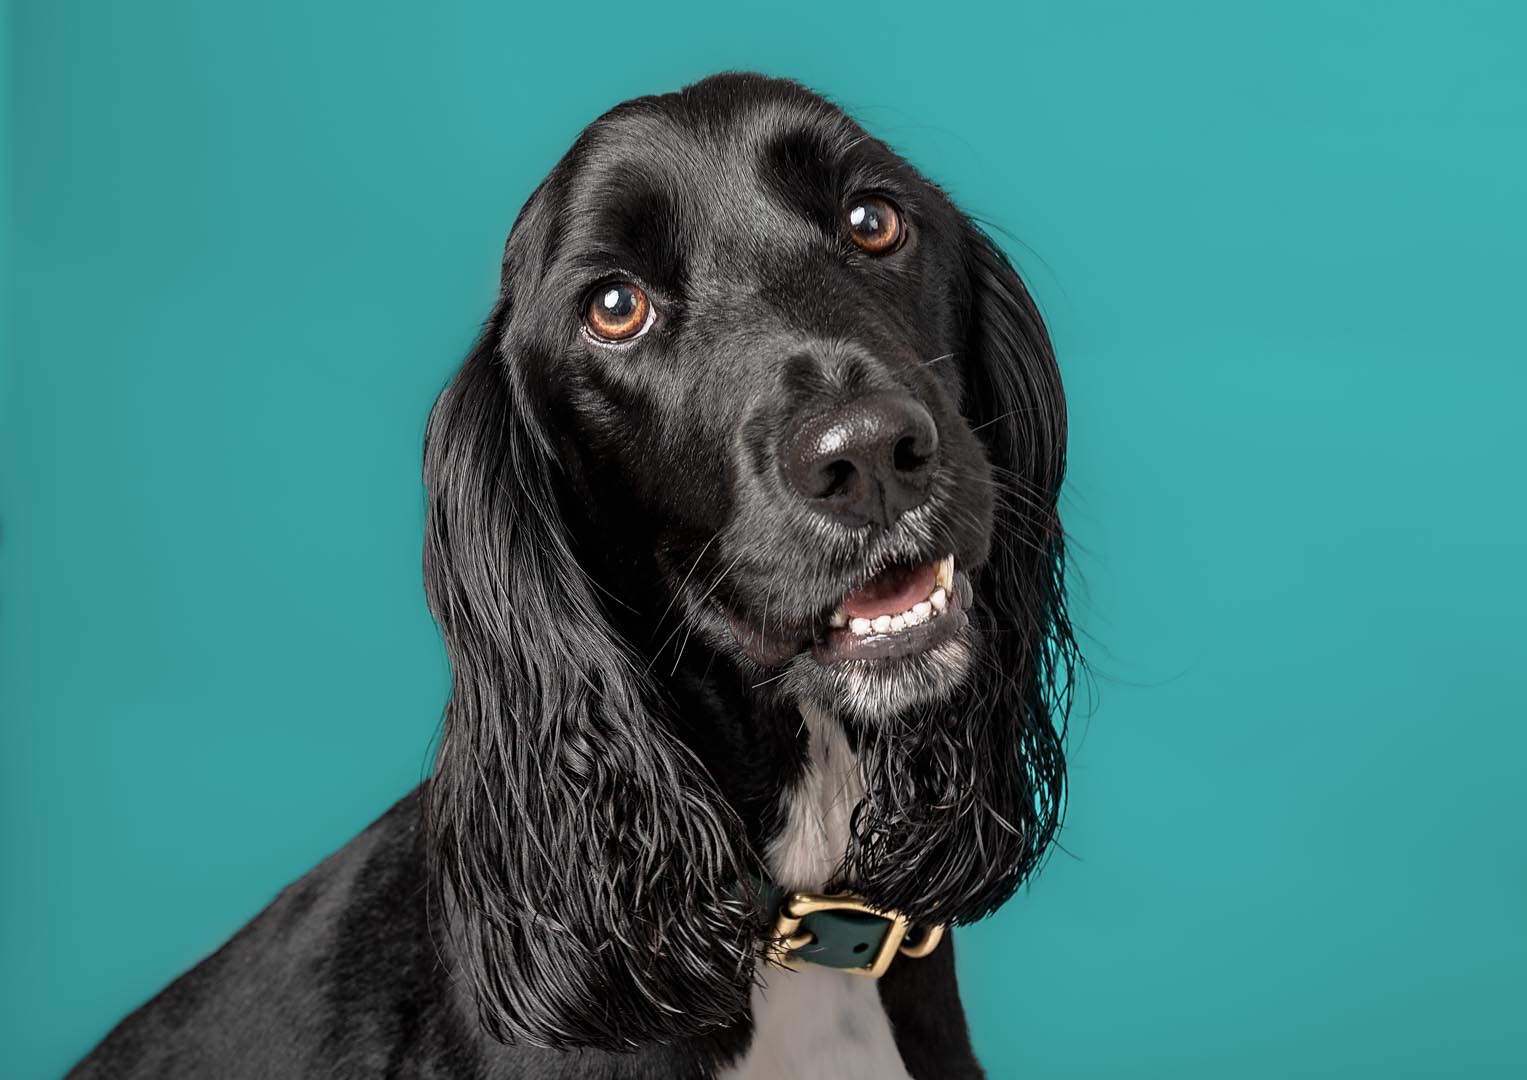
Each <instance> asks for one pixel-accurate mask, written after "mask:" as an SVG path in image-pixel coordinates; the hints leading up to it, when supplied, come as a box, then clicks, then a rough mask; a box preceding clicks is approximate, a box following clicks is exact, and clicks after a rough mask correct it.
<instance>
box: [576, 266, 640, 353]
mask: <svg viewBox="0 0 1527 1080" xmlns="http://www.w3.org/2000/svg"><path fill="white" fill-rule="evenodd" d="M651 322H652V304H651V302H650V301H649V300H648V299H647V294H646V293H644V292H642V291H641V290H640V289H638V288H637V287H636V286H635V285H633V284H631V283H630V282H629V281H612V282H610V283H609V284H608V285H601V286H599V288H597V289H595V290H594V291H593V293H592V294H590V296H589V298H588V303H587V304H586V305H585V306H584V308H583V323H584V325H585V326H587V327H588V328H589V333H591V334H593V335H594V336H595V337H596V338H599V339H600V340H601V341H630V340H631V339H632V338H634V337H639V336H640V335H641V334H642V333H643V332H645V331H646V329H647V327H648V326H649V325H650V324H651Z"/></svg>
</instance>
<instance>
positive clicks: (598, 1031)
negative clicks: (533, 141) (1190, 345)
mask: <svg viewBox="0 0 1527 1080" xmlns="http://www.w3.org/2000/svg"><path fill="white" fill-rule="evenodd" d="M866 192H873V193H876V194H879V195H882V196H885V197H887V198H889V199H891V200H892V201H893V202H894V203H896V204H897V205H898V206H900V207H901V209H902V211H903V214H904V217H905V220H906V221H907V222H908V230H909V231H908V234H907V239H906V241H905V243H904V244H903V245H902V247H901V248H900V249H899V250H897V251H895V252H894V253H892V254H890V255H886V256H881V257H873V256H869V255H866V254H865V253H863V252H861V251H859V250H858V249H856V248H855V247H854V246H853V245H852V244H851V243H849V242H848V240H847V239H846V238H845V236H844V235H843V231H842V227H841V214H842V212H843V206H844V203H845V200H848V199H850V198H851V197H853V196H855V195H859V194H863V193H866ZM613 280H630V281H635V282H637V283H639V284H640V285H641V286H642V288H643V289H645V290H646V292H647V293H648V294H649V295H650V296H651V297H652V299H653V302H654V305H655V308H656V310H657V312H658V317H657V319H656V321H655V322H654V324H653V326H652V329H651V330H650V331H649V332H648V333H647V334H645V335H644V336H642V337H640V338H638V339H637V340H635V341H633V342H630V343H627V344H623V345H619V346H613V347H612V346H608V345H601V344H598V343H596V342H593V341H591V340H590V339H589V338H588V337H587V336H586V335H585V334H584V333H583V332H582V330H581V328H580V305H581V303H582V301H583V300H584V299H585V298H586V297H587V296H588V295H589V293H590V290H592V289H593V288H595V287H596V286H602V285H604V284H606V283H608V282H610V281H613ZM873 391H896V392H905V393H909V394H911V395H912V396H913V397H915V398H916V399H917V400H918V401H919V402H921V404H922V405H923V406H924V407H926V409H927V410H928V412H929V413H930V414H931V415H932V417H933V418H934V421H935V423H936V426H937V428H938V436H939V444H940V448H939V453H938V459H937V469H936V472H935V473H934V484H933V489H932V491H933V493H932V495H931V496H930V498H929V501H928V503H927V504H926V509H919V511H918V512H917V514H916V515H914V514H908V515H907V517H906V518H904V519H903V520H902V521H901V522H899V523H898V524H896V525H893V526H892V527H890V528H878V527H866V528H863V529H858V530H849V529H836V530H834V529H833V528H830V527H825V526H824V525H823V523H822V522H821V521H820V520H819V519H818V518H816V517H815V516H814V515H813V514H812V512H811V510H810V508H809V507H806V506H804V505H802V504H801V501H800V500H799V499H792V498H791V497H790V496H789V493H788V492H787V491H786V490H785V489H784V487H783V486H782V484H781V482H780V478H779V465H778V453H779V452H778V449H777V448H778V447H779V446H780V445H781V444H782V442H783V441H784V439H785V436H786V435H787V433H788V432H789V430H790V429H791V425H792V424H794V423H795V422H796V421H797V420H798V419H799V418H800V417H802V416H807V415H814V414H818V413H821V412H822V411H823V410H827V409H831V408H833V407H834V406H835V405H837V404H840V403H842V402H844V401H847V400H852V399H853V398H854V397H855V396H856V395H861V394H864V393H867V392H873ZM1064 453H1065V412H1064V405H1063V399H1062V395H1061V388H1060V383H1059V377H1058V374H1057V372H1056V368H1055V364H1054V361H1053V358H1052V356H1051V353H1050V347H1049V342H1048V339H1047V337H1046V334H1045V331H1044V327H1043V325H1042V323H1041V321H1040V318H1039V315H1038V313H1037V311H1036V309H1035V307H1034V305H1033V303H1032V301H1031V300H1030V298H1029V296H1028V293H1027V292H1026V291H1025V289H1024V287H1023V285H1022V283H1021V282H1020V281H1019V278H1018V276H1017V275H1016V274H1015V273H1014V271H1013V269H1012V267H1011V266H1010V265H1009V264H1008V262H1007V261H1006V259H1005V258H1004V257H1003V256H1002V254H1001V253H1000V252H999V251H998V250H997V248H996V247H995V246H994V245H993V244H992V243H991V242H990V241H989V240H988V239H987V237H986V236H985V235H984V234H982V233H981V232H980V231H979V230H978V229H977V228H976V227H975V226H974V225H973V224H972V223H971V222H970V221H969V220H968V219H967V218H966V217H965V216H964V215H963V214H961V213H960V212H959V211H958V210H957V209H956V208H955V207H954V206H953V205H952V204H951V203H950V201H949V200H948V199H947V197H946V196H945V195H944V194H943V193H942V192H941V191H940V190H939V189H938V188H937V187H935V186H934V185H933V184H931V183H929V182H928V181H927V180H925V179H924V178H922V177H921V176H920V175H918V174H917V173H916V172H915V171H914V170H913V169H912V168H911V166H909V165H908V164H907V163H906V162H904V161H902V160H901V159H900V158H898V157H897V156H896V155H894V154H893V153H892V152H891V151H890V150H888V149H887V148H886V147H885V146H884V145H883V144H881V143H879V142H878V141H876V140H874V139H872V138H870V137H869V136H867V135H865V133H864V132H863V131H862V130H861V129H859V128H858V127H857V126H856V125H855V124H854V123H853V122H852V121H851V120H850V119H848V118H847V117H846V116H844V115H843V114H842V113H841V112H840V111H839V110H837V109H836V108H835V107H833V106H831V105H830V104H828V103H827V102H825V101H823V100H822V99H821V98H819V97H817V96H815V95H813V94H811V93H810V92H809V91H806V90H804V89H803V88H801V87H799V86H797V85H796V84H794V83H789V82H784V81H779V80H770V79H764V78H762V77H758V76H747V75H728V76H719V77H716V78H713V79H707V80H705V81H704V82H701V83H698V84H695V85H694V86H691V87H689V88H687V89H685V90H684V91H682V92H680V93H678V94H670V95H665V96H662V97H655V98H642V99H638V100H636V101H632V102H627V103H626V104H624V105H621V106H619V107H618V108H616V109H614V110H612V111H611V112H610V113H608V114H606V115H605V116H604V117H601V118H600V119H599V120H598V121H596V122H595V123H594V124H592V125H591V126H590V127H589V128H588V129H587V130H586V131H585V132H584V133H583V134H582V135H581V136H580V137H579V139H578V140H577V142H576V143H575V144H574V146H573V147H572V149H571V150H570V151H569V152H568V154H567V155H566V157H564V158H563V160H562V161H561V162H560V163H558V165H557V166H556V168H555V169H553V171H552V173H551V175H550V176H549V177H548V178H547V179H546V181H545V182H544V183H543V184H542V185H541V186H540V188H539V189H537V191H536V192H535V194H534V195H533V196H532V197H531V199H530V200H529V202H528V203H527V204H526V206H525V208H524V210H523V211H522V212H521V214H520V217H519V219H518V220H517V221H516V223H515V226H514V229H513V231H512V232H511V234H510V237H509V242H508V245H507V247H506V250H505V256H504V263H503V278H502V291H501V295H500V298H499V301H498V303H497V305H496V306H495V308H494V311H493V313H492V315H491V316H490V318H489V320H488V322H487V324H486V327H485V329H484V331H483V333H482V336H481V339H480V340H479V342H478V344H477V346H476V347H475V348H474V349H473V351H472V353H471V355H470V356H469V357H468V358H467V360H466V362H465V364H464V365H463V367H462V368H461V370H460V372H459V373H458V374H457V376H456V378H455V380H454V381H453V382H452V383H451V385H450V386H449V387H448V388H447V389H446V390H445V391H444V393H442V395H441V397H440V400H439V401H438V402H437V404H436V406H435V409H434V412H433V414H432V416H431V418H430V423H429V431H428V435H427V439H426V448H425V468H424V477H425V484H426V487H427V489H428V492H429V517H428V526H427V535H426V540H425V575H426V584H427V589H428V594H429V599H430V604H431V608H432V610H433V611H434V613H435V615H436V617H437V619H438V620H439V623H440V626H441V628H442V631H443V633H444V637H445V641H446V645H447V648H448V650H449V653H450V659H451V664H452V668H453V672H454V686H453V690H452V694H451V700H450V703H449V706H448V710H447V723H446V726H445V732H444V736H443V739H442V742H441V746H440V751H439V758H438V761H437V764H436V769H435V773H434V776H433V778H432V779H431V780H430V781H428V782H427V783H426V784H425V785H424V786H423V788H422V789H421V792H420V793H419V794H418V795H416V796H410V797H409V798H407V799H405V800H404V801H403V802H402V803H400V804H399V805H398V806H397V807H396V808H394V809H393V810H392V811H391V812H390V813H389V814H388V815H386V816H385V817H383V818H382V819H381V820H380V821H378V823H377V824H376V825H374V826H373V827H372V828H371V829H370V830H368V831H367V832H366V833H365V834H363V835H362V836H361V837H360V838H358V839H357V840H356V841H355V842H353V843H352V844H351V845H349V846H348V847H347V848H346V849H344V850H343V851H342V852H340V853H339V854H337V855H335V856H334V857H333V858H331V859H330V860H328V861H327V862H325V863H324V864H323V865H322V866H320V867H319V868H318V869H316V870H315V871H313V872H312V873H311V874H310V875H308V876H307V877H306V878H304V879H302V881H300V882H298V883H297V884H295V885H293V886H292V887H291V888H289V889H288V890H286V892H284V893H283V894H282V895H281V897H280V898H278V899H277V901H276V902H275V903H274V904H272V906H271V907H270V908H269V909H267V911H266V912H265V913H263V914H262V915H261V916H260V917H259V918H257V919H256V920H255V921H254V922H253V923H252V924H251V925H250V926H249V927H247V928H246V929H245V930H243V931H242V932H241V933H240V934H239V935H238V936H236V937H235V938H234V939H233V940H232V941H231V942H229V944H228V945H226V946H225V947H224V948H223V949H222V950H221V951H220V952H218V953H217V954H216V955H214V956H213V957H212V958H211V959H209V960H208V961H206V962H204V963H203V964H202V965H200V966H199V967H197V968H196V969H194V970H193V971H191V972H190V973H188V974H187V975H185V976H183V977H182V978H181V979H180V980H179V981H177V982H176V983H175V984H173V985H172V986H171V987H170V988H169V989H168V990H166V991H165V992H164V993H163V994H161V995H160V996H159V997H158V998H155V999H154V1000H153V1001H152V1002H150V1003H149V1004H148V1005H146V1006H144V1007H143V1008H142V1009H141V1010H139V1011H138V1012H137V1013H135V1014H133V1016H131V1017H129V1018H128V1019H127V1020H125V1021H124V1022H123V1023H122V1024H121V1025H120V1026H119V1027H118V1028H117V1029H116V1030H115V1031H114V1032H113V1033H112V1034H111V1035H110V1036H108V1038H107V1039H106V1040H105V1041H104V1042H103V1043H102V1044H101V1046H100V1047H98V1048H97V1049H96V1051H95V1052H94V1053H93V1054H92V1055H91V1056H90V1057H88V1058H87V1059H86V1060H85V1061H84V1062H83V1063H82V1064H81V1065H80V1066H79V1068H78V1070H77V1075H80V1076H119V1075H142V1076H149V1075H152V1076H167V1075H185V1076H192V1075H196V1076H201V1075H218V1076H234V1075H250V1076H255V1075H282V1076H296V1075H312V1076H320V1075H321V1076H372V1075H406V1076H432V1075H440V1076H447V1075H448V1076H494V1077H518V1076H527V1077H528V1076H535V1077H555V1076H584V1077H632V1078H637V1077H658V1076H662V1077H691V1076H692V1077H697V1078H698V1077H710V1076H714V1075H715V1074H716V1071H717V1070H718V1069H719V1068H721V1067H722V1066H723V1065H724V1064H725V1063H726V1062H727V1061H729V1060H731V1059H733V1058H735V1057H736V1056H737V1055H738V1054H739V1053H741V1052H742V1051H743V1050H744V1049H745V1047H746V1045H747V1042H748V1039H749V1037H750V1030H751V1025H750V1020H749V1004H748V1002H749V992H750V987H751V984H752V980H753V979H754V971H755V959H756V957H757V950H758V945H759V942H760V940H761V938H762V936H763V935H764V934H765V932H766V929H765V928H766V924H767V913H766V912H764V911H762V910H761V904H760V901H759V898H758V896H757V895H756V894H755V891H754V888H753V885H752V882H753V881H754V880H755V878H756V876H757V875H759V874H761V873H763V872H764V870H765V868H764V865H763V862H762V859H761V855H760V853H761V852H762V851H763V850H764V848H765V845H766V843H767V841H768V839H769V837H770V836H771V835H772V834H773V832H774V831H775V830H776V829H777V828H778V826H779V823H780V822H779V816H780V807H781V800H782V797H783V796H784V794H785V793H786V792H787V791H788V790H789V788H790V785H791V784H792V782H793V781H794V779H795V778H796V776H797V775H798V774H799V771H800V768H801V763H802V761H803V760H804V755H805V753H806V749H807V748H806V745H805V735H804V733H803V728H802V724H801V720H800V715H799V703H800V702H801V701H802V700H803V699H810V700H812V701H815V702H817V703H819V704H821V705H823V706H824V707H827V708H829V709H831V710H833V711H834V712H836V713H837V714H838V715H839V716H840V718H841V722H842V723H843V724H844V725H845V727H846V729H847V732H848V734H849V737H850V739H851V741H852V742H853V743H854V745H855V746H856V749H857V751H858V753H859V755H860V760H861V762H862V763H863V765H864V770H865V774H866V783H867V797H866V799H865V801H864V803H863V804H862V805H861V806H860V807H859V809H858V812H857V813H856V815H855V819H854V838H853V843H852V844H851V846H850V850H849V851H848V853H847V855H846V858H845V861H844V864H843V866H842V868H841V872H840V875H839V876H840V878H841V879H842V880H844V881H848V882H851V883H853V884H854V886H855V887H856V888H858V889H859V890H860V891H862V892H863V893H865V894H866V895H867V896H868V897H869V898H870V899H871V900H872V901H874V902H876V903H878V904H881V905H883V906H888V907H895V908H899V909H901V910H904V911H906V912H908V913H909V914H910V915H912V916H913V917H914V918H916V919H918V920H921V921H924V922H929V921H952V922H956V923H961V922H970V921H973V920H976V919H979V918H981V917H983V916H985V915H987V914H989V913H990V912H991V911H992V910H994V909H995V908H996V907H997V906H999V905H1000V904H1001V903H1002V902H1003V901H1004V900H1006V899H1007V898H1008V897H1009V896H1010V895H1011V894H1012V892H1013V890H1014V889H1015V888H1016V887H1017V886H1018V885H1019V884H1020V883H1021V882H1022V881H1023V880H1024V879H1025V878H1026V877H1027V876H1028V875H1029V874H1030V873H1031V872H1032V871H1033V870H1034V869H1035V868H1036V866H1037V865H1038V864H1039V862H1040V860H1041V859H1042V857H1043V854H1044V852H1045V850H1046V848H1047V846H1048V844H1049V843H1050V840H1051V839H1052V837H1053V835H1054V833H1055V830H1056V828H1057V825H1058V820H1059V816H1060V813H1061V809H1062V806H1063V802H1064V761H1063V757H1062V750H1061V748H1062V737H1063V726H1064V724H1063V716H1064V712H1065V709H1066V707H1067V705H1068V704H1069V690H1070V685H1071V675H1072V669H1073V666H1074V663H1075V649H1074V645H1073V642H1072V637H1071V633H1070V627H1069V624H1068V622H1067V618H1066V614H1065V606H1064V590H1063V583H1062V564H1063V550H1062V535H1061V529H1060V524H1059V520H1058V518H1057V515H1056V509H1055V506H1056V496H1057V493H1058V489H1059V487H1060V483H1061V479H1062V475H1063V473H1064V466H1065V461H1064ZM946 552H953V553H954V554H955V556H956V564H957V566H958V567H959V568H961V569H962V570H964V571H966V572H968V573H969V574H970V575H971V576H970V579H969V586H970V588H972V590H973V593H974V603H973V605H972V607H971V611H970V626H969V627H968V628H967V629H966V630H964V631H963V632H962V633H961V636H960V637H959V639H958V641H957V642H956V643H954V644H952V645H951V647H950V651H947V652H946V653H942V654H940V656H942V657H943V658H942V659H937V658H933V657H930V656H923V657H912V658H909V659H907V660H905V661H903V662H899V663H897V664H894V665H881V666H880V667H875V666H874V665H869V666H864V664H863V662H854V663H855V664H859V665H860V666H857V667H856V666H854V664H850V665H846V666H845V665H843V664H838V665H836V666H834V667H824V666H823V665H821V664H819V663H818V662H817V661H816V660H814V659H813V658H812V656H811V655H810V646H811V643H812V641H813V640H814V638H815V636H816V635H818V634H819V633H820V631H821V629H822V621H823V619H824V616H825V613H828V612H830V611H831V610H832V608H833V607H834V606H835V604H836V603H837V601H838V600H839V599H841V597H842V596H843V595H844V593H845V592H847V591H848V590H850V589H852V588H854V587H855V586H856V585H857V584H859V583H860V582H862V581H863V580H865V578H866V577H867V576H868V575H869V574H870V573H871V572H872V571H873V570H875V569H877V568H879V567H881V566H884V565H886V564H887V563H888V562H890V561H892V560H914V561H921V562H927V561H932V560H933V559H936V558H938V557H939V556H941V555H943V554H944V553H946ZM824 884H826V883H824ZM952 949H953V946H952V944H949V945H945V946H941V947H940V949H939V950H937V951H936V952H935V953H934V954H933V955H932V956H931V957H929V958H928V959H926V960H922V961H912V960H903V961H901V962H899V963H897V964H894V965H893V966H892V969H891V971H890V973H889V974H888V975H887V976H886V977H885V978H884V979H883V980H882V983H881V991H882V1000H883V1003H884V1005H885V1007H886V1009H887V1011H888V1014H889V1015H890V1018H891V1020H892V1024H893V1029H894V1031H895V1032H896V1034H897V1038H898V1040H899V1045H900V1046H901V1048H902V1053H903V1057H904V1058H905V1060H906V1062H907V1065H908V1069H909V1071H910V1072H911V1074H912V1075H914V1076H917V1077H919V1078H921V1077H941V1078H945V1077H951V1076H978V1075H979V1068H978V1066H977V1065H976V1063H975V1060H974V1057H973V1056H972V1054H971V1051H970V1046H969V1041H968V1038H967V1036H966V1034H965V1027H964V1020H963V1014H962V1012H961V1010H960V1005H959V998H958V993H957V990H956V988H955V982H954V968H953V960H952Z"/></svg>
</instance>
